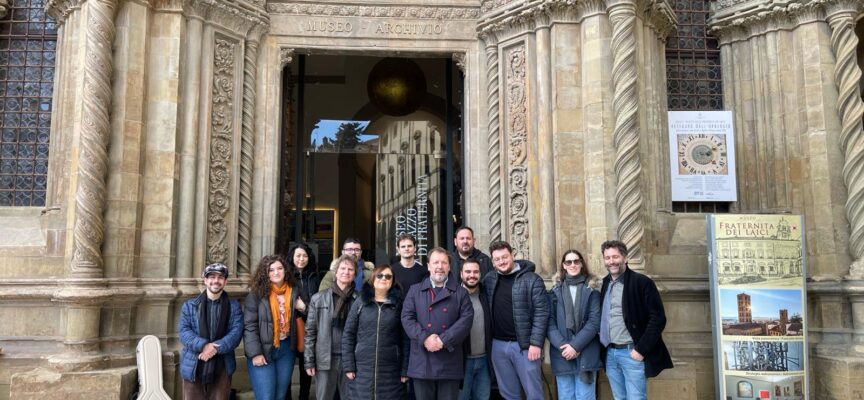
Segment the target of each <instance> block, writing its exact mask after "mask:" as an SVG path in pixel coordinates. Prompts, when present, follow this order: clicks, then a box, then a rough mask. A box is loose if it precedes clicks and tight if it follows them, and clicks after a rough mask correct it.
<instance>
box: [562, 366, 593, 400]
mask: <svg viewBox="0 0 864 400" xmlns="http://www.w3.org/2000/svg"><path fill="white" fill-rule="evenodd" d="M555 381H556V382H557V383H558V398H559V399H576V400H594V399H595V398H596V389H595V388H596V387H597V372H596V371H587V372H582V373H578V374H570V375H556V376H555Z"/></svg>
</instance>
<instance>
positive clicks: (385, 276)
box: [375, 274, 393, 281]
mask: <svg viewBox="0 0 864 400" xmlns="http://www.w3.org/2000/svg"><path fill="white" fill-rule="evenodd" d="M375 277H376V278H378V279H380V280H382V281H389V280H391V279H393V274H375Z"/></svg>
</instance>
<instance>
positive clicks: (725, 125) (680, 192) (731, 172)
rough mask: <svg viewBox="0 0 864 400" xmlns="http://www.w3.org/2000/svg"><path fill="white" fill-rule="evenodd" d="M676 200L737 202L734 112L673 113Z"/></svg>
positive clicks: (671, 142)
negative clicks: (733, 128)
mask: <svg viewBox="0 0 864 400" xmlns="http://www.w3.org/2000/svg"><path fill="white" fill-rule="evenodd" d="M669 161H670V163H671V165H670V168H669V170H670V172H671V174H672V177H671V183H672V201H737V200H738V191H737V185H736V179H735V135H734V134H733V130H732V112H731V111H669Z"/></svg>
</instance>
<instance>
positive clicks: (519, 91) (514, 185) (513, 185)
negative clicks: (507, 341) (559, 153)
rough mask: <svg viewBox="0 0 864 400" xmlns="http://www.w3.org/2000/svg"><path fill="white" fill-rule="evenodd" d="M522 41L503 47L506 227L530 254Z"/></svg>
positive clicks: (518, 245)
mask: <svg viewBox="0 0 864 400" xmlns="http://www.w3.org/2000/svg"><path fill="white" fill-rule="evenodd" d="M525 51H526V50H525V44H524V43H521V44H519V45H517V46H514V47H511V48H509V49H507V50H506V51H505V57H504V62H505V66H504V68H505V70H504V85H505V90H506V93H507V97H506V99H505V100H504V101H505V110H506V112H507V114H506V117H507V125H506V133H507V135H506V137H507V163H506V165H507V176H508V183H509V187H508V188H507V192H508V193H509V212H508V215H509V218H508V220H509V231H510V242H511V243H512V244H513V248H514V250H515V251H516V253H517V254H520V256H522V257H526V256H528V254H530V249H529V246H528V234H529V232H528V216H527V213H528V180H527V174H528V167H527V161H528V160H527V153H528V152H527V145H528V144H527V138H528V125H527V124H526V123H525V121H527V120H528V104H527V102H528V99H527V95H526V90H525V88H526V86H527V79H526V69H527V64H526V62H525V61H526V60H525Z"/></svg>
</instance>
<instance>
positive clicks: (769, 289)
mask: <svg viewBox="0 0 864 400" xmlns="http://www.w3.org/2000/svg"><path fill="white" fill-rule="evenodd" d="M803 223H804V222H803V218H801V216H797V215H795V216H793V215H731V214H725V215H724V214H719V215H709V216H708V239H709V243H708V255H709V262H710V266H711V309H712V313H711V316H712V318H713V321H712V322H713V323H712V325H713V327H714V349H715V354H714V359H715V362H716V368H715V370H716V371H717V378H716V387H717V392H718V393H717V394H718V395H717V398H718V399H730V400H738V399H782V400H798V399H806V398H807V397H808V396H807V392H808V390H807V366H808V359H807V316H806V313H807V304H806V302H807V290H806V281H805V277H806V259H805V256H804V255H805V254H806V253H805V251H804V237H803V232H804V226H803Z"/></svg>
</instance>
